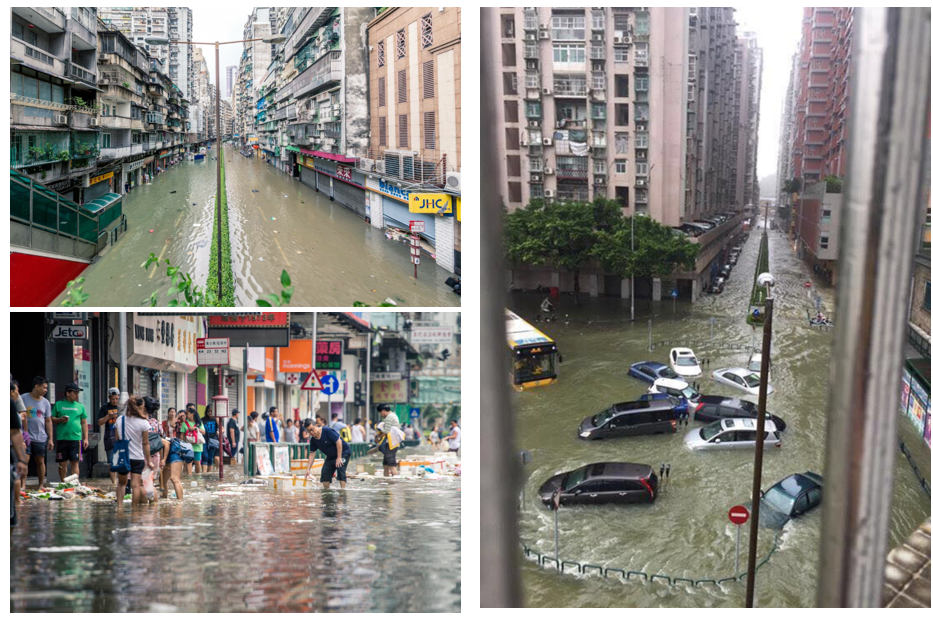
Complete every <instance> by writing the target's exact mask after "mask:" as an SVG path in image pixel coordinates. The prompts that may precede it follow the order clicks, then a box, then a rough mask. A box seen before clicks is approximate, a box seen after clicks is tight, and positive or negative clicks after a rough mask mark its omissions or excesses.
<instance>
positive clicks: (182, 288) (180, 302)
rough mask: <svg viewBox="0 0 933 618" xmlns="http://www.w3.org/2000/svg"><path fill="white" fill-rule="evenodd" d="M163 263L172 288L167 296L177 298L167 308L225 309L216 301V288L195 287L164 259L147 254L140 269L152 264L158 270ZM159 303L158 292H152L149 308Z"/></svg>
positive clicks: (186, 275) (188, 276) (188, 277)
mask: <svg viewBox="0 0 933 618" xmlns="http://www.w3.org/2000/svg"><path fill="white" fill-rule="evenodd" d="M163 261H164V262H165V273H166V275H167V276H168V277H169V279H171V281H172V287H170V288H169V289H168V296H170V297H171V296H177V297H178V298H173V299H171V300H170V301H169V302H168V305H167V306H168V307H225V306H226V305H223V304H221V303H220V302H219V301H218V300H217V292H216V287H215V288H212V287H210V285H208V286H207V287H205V288H202V287H201V286H199V285H195V283H194V280H192V278H191V275H189V274H186V273H183V272H181V268H179V267H178V266H172V264H171V262H170V261H169V260H168V259H167V258H166V259H165V260H159V258H157V257H156V255H155V253H150V254H149V259H147V260H146V261H145V262H143V264H142V267H143V268H145V269H146V270H149V267H150V266H151V265H153V264H155V266H156V267H157V268H158V266H159V263H160V262H163ZM158 302H159V298H158V292H153V293H152V295H151V296H150V297H149V306H150V307H155V306H156V305H157V303H158Z"/></svg>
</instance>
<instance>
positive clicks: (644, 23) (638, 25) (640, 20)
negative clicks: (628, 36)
mask: <svg viewBox="0 0 933 618" xmlns="http://www.w3.org/2000/svg"><path fill="white" fill-rule="evenodd" d="M635 34H648V11H639V12H637V13H635Z"/></svg>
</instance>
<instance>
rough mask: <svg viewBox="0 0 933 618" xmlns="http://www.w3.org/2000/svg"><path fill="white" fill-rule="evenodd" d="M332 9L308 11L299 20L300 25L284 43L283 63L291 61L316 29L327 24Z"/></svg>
mask: <svg viewBox="0 0 933 618" xmlns="http://www.w3.org/2000/svg"><path fill="white" fill-rule="evenodd" d="M333 9H334V7H325V6H318V7H313V8H312V9H311V10H310V11H308V13H307V14H306V15H305V16H304V19H302V20H301V23H300V24H298V27H296V28H295V31H294V32H293V33H292V35H291V36H290V37H288V40H287V41H286V42H285V52H284V54H283V56H282V59H283V60H284V61H285V62H288V61H289V60H291V58H292V57H293V56H294V55H295V54H296V53H298V50H300V49H301V48H302V47H303V46H304V44H305V43H307V42H308V41H309V40H310V39H311V37H312V36H313V35H314V33H315V32H316V31H317V29H318V28H320V27H321V26H323V25H324V24H325V23H326V22H327V20H328V18H329V17H330V15H331V13H332V12H333Z"/></svg>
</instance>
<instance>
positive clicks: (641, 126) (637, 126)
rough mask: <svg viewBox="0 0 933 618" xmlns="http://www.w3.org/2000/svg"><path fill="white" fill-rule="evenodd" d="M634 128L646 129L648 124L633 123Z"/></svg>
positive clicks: (637, 129)
mask: <svg viewBox="0 0 933 618" xmlns="http://www.w3.org/2000/svg"><path fill="white" fill-rule="evenodd" d="M635 130H636V131H647V130H648V125H646V124H640V123H635Z"/></svg>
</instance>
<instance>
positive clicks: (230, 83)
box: [225, 64, 237, 100]
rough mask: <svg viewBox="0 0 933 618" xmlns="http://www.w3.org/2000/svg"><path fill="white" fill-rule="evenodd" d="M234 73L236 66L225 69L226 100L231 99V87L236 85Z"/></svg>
mask: <svg viewBox="0 0 933 618" xmlns="http://www.w3.org/2000/svg"><path fill="white" fill-rule="evenodd" d="M236 72H237V66H236V65H235V64H231V65H230V66H228V67H227V96H226V97H225V98H226V99H227V100H230V98H231V97H233V85H234V84H235V83H236Z"/></svg>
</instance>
